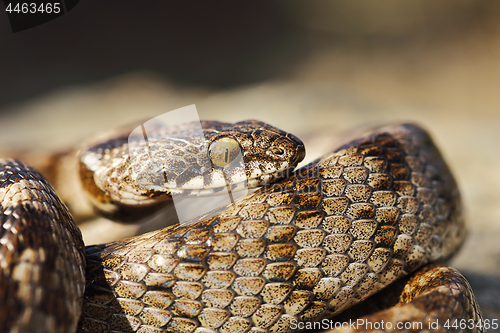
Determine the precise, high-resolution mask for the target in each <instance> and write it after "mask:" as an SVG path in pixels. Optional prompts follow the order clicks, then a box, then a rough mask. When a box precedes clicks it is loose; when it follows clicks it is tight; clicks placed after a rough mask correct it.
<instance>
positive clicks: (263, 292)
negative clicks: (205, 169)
mask: <svg viewBox="0 0 500 333" xmlns="http://www.w3.org/2000/svg"><path fill="white" fill-rule="evenodd" d="M461 210H462V207H461V200H460V196H459V193H458V189H457V187H456V184H455V181H454V180H453V177H452V175H451V174H450V172H449V170H448V168H447V166H446V164H445V163H444V161H443V159H442V158H441V156H440V154H439V153H438V151H437V150H436V148H435V147H434V145H433V143H432V141H431V139H430V137H429V136H428V134H427V133H426V132H425V131H423V130H422V129H420V128H418V127H416V126H414V125H400V126H392V127H387V128H384V129H381V130H379V131H377V132H375V133H373V134H370V135H368V136H366V137H364V138H362V139H359V140H355V141H353V142H351V143H349V144H347V145H345V146H343V147H341V148H340V149H338V150H336V151H335V152H334V153H331V154H329V155H328V156H326V157H324V158H322V159H321V160H319V161H315V162H314V163H311V164H310V165H308V166H306V167H304V168H302V169H300V170H299V171H297V172H296V173H295V174H294V175H292V176H290V177H288V178H287V179H285V180H283V181H281V182H279V183H277V184H274V185H272V186H267V187H264V188H263V189H261V190H258V191H256V192H254V193H252V194H251V195H249V196H247V197H245V198H242V199H240V200H238V201H237V202H236V207H234V208H228V209H227V210H225V211H223V212H221V213H220V214H219V215H218V216H215V217H213V218H210V219H205V220H203V219H201V220H200V221H197V222H194V223H193V224H190V225H188V226H173V227H170V228H167V229H163V230H158V231H154V232H151V233H148V234H144V235H141V236H137V237H134V238H129V239H126V240H123V241H118V242H113V243H110V244H105V245H96V246H89V247H87V249H86V253H85V258H86V263H87V267H86V287H85V296H84V298H83V307H82V315H81V318H80V321H79V323H78V330H77V331H78V332H142V333H144V332H197V333H202V332H221V333H222V332H232V333H233V332H286V331H290V330H291V329H292V328H291V325H292V324H293V323H294V322H307V321H310V322H312V321H319V320H321V319H323V318H331V317H333V316H335V315H337V314H339V313H341V312H342V311H344V310H345V309H347V308H349V307H351V306H353V305H354V304H357V303H359V302H361V301H363V300H365V299H366V298H368V297H369V296H370V295H372V294H374V293H376V292H377V291H380V290H381V289H383V288H385V287H386V286H388V285H390V284H391V283H392V282H394V281H395V280H397V279H398V278H401V277H403V276H405V275H406V274H408V273H410V272H412V271H415V270H416V269H418V268H419V267H421V266H422V265H424V264H426V263H428V262H431V261H436V260H443V259H446V258H448V257H449V256H451V255H453V253H454V252H456V251H457V249H458V248H459V247H460V245H461V244H462V242H463V240H464V237H465V231H464V224H463V218H462V212H461ZM4 228H5V227H4ZM436 269H437V271H436ZM426 270H427V271H426ZM438 278H439V279H438ZM433 281H435V282H437V284H438V286H437V288H436V289H430V290H428V291H426V290H423V289H426V288H428V287H430V288H431V287H434V285H435V283H433ZM408 286H409V288H410V289H408V290H407V289H405V290H404V292H403V294H402V295H403V296H401V298H402V300H403V301H405V302H406V301H410V300H411V301H410V302H409V303H408V304H407V305H405V306H401V307H399V309H400V310H402V312H398V311H399V310H398V308H397V307H395V308H391V309H389V310H387V311H394V312H393V313H386V314H385V315H384V316H385V317H374V318H378V319H377V320H381V318H389V320H394V318H400V317H396V316H398V315H402V316H406V317H405V318H409V319H408V320H421V321H425V322H427V320H428V318H434V316H435V315H439V316H442V315H445V316H446V315H450V314H454V315H456V314H458V315H460V314H461V315H462V316H464V317H461V318H468V317H467V316H471V317H472V318H477V319H482V317H481V312H480V310H479V308H478V307H477V303H476V301H475V299H474V297H473V295H472V292H471V289H470V286H468V285H467V283H466V281H465V280H464V279H463V277H461V276H460V275H459V274H458V273H457V272H455V271H453V270H451V271H449V270H447V269H445V268H443V270H441V268H439V267H438V268H433V267H428V268H426V269H425V270H423V271H422V273H418V274H417V275H416V276H415V277H414V278H412V280H411V281H410V282H409V283H408ZM2 288H3V287H2V286H1V285H0V291H2V290H5V289H2ZM411 288H413V289H411ZM419 295H420V296H419ZM420 300H425V301H420ZM367 301H368V300H367ZM429 301H431V302H429ZM408 305H409V307H406V306H408ZM436 305H437V307H436ZM405 307H406V308H405ZM443 307H444V308H446V310H448V309H449V310H450V311H444V312H441V313H439V309H442V308H443ZM435 308H437V309H438V310H433V309H435ZM412 309H413V310H412ZM460 309H463V312H461V311H460ZM1 311H6V310H5V307H0V313H3V312H1ZM353 315H356V314H353ZM375 316H377V314H375ZM391 316H392V317H391ZM412 316H413V317H412ZM401 318H402V317H401ZM440 319H444V320H446V319H448V318H443V317H440ZM62 320H63V321H66V319H65V318H63V319H62ZM62 331H64V330H62ZM424 331H425V330H424ZM467 331H471V332H472V331H475V329H471V330H467ZM479 331H481V330H479Z"/></svg>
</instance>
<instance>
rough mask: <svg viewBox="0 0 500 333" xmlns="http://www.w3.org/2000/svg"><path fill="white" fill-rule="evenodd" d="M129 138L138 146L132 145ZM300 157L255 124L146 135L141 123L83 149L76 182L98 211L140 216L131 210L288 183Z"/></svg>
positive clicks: (187, 127) (283, 136)
mask: <svg viewBox="0 0 500 333" xmlns="http://www.w3.org/2000/svg"><path fill="white" fill-rule="evenodd" d="M200 125H201V126H200ZM146 132H147V133H146ZM134 133H136V134H135V135H136V137H138V138H139V139H138V140H131V139H130V138H131V137H133V135H134ZM304 156H305V148H304V144H303V143H302V141H300V140H299V139H298V138H297V137H296V136H294V135H292V134H290V133H287V132H284V131H282V130H280V129H278V128H276V127H273V126H271V125H268V124H266V123H263V122H260V121H256V120H247V121H242V122H238V123H235V124H228V123H221V122H216V121H201V122H189V123H186V124H183V125H181V126H172V127H165V126H157V127H154V126H153V127H148V129H147V131H145V130H144V126H143V125H141V126H139V127H136V128H135V129H134V130H133V131H130V130H128V131H127V132H126V133H121V134H118V135H114V136H111V137H108V138H107V139H106V140H104V141H103V142H99V143H97V144H90V145H88V146H87V148H85V149H83V150H82V152H81V154H80V178H81V180H82V184H83V187H84V189H85V190H86V192H87V193H88V194H89V197H90V199H91V201H92V203H93V204H94V206H95V207H96V208H97V210H98V211H100V212H101V213H104V215H105V216H107V217H111V218H116V217H118V219H120V220H123V219H129V218H130V217H132V216H135V215H139V213H138V214H135V213H134V214H132V213H131V211H133V212H135V211H136V210H137V211H138V210H141V213H140V214H141V215H143V214H144V212H143V211H144V210H147V212H152V211H154V210H155V209H153V208H154V207H160V206H161V207H163V206H164V205H165V203H166V202H168V201H170V200H171V197H172V195H179V196H187V197H197V196H213V195H217V194H220V193H223V190H225V189H230V190H231V191H239V190H243V189H248V188H254V187H258V186H262V185H266V184H269V183H271V182H274V181H276V180H278V179H281V178H284V177H287V175H288V174H289V172H290V171H291V170H293V169H294V168H295V167H296V165H297V164H298V163H299V162H300V161H302V159H303V158H304ZM117 212H119V213H117ZM124 212H126V213H124ZM131 219H132V220H134V219H135V218H131Z"/></svg>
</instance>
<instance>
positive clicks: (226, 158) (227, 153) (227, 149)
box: [224, 148, 229, 163]
mask: <svg viewBox="0 0 500 333" xmlns="http://www.w3.org/2000/svg"><path fill="white" fill-rule="evenodd" d="M228 158H229V148H226V152H225V154H224V161H225V162H226V163H227V162H228Z"/></svg>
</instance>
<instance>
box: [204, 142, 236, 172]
mask: <svg viewBox="0 0 500 333" xmlns="http://www.w3.org/2000/svg"><path fill="white" fill-rule="evenodd" d="M208 151H209V154H210V160H211V161H212V163H213V164H214V165H216V166H218V167H220V168H225V167H227V166H229V165H230V164H231V162H233V161H234V160H235V159H236V157H238V156H239V155H240V154H242V151H241V148H240V145H239V144H238V141H236V140H235V139H233V138H229V137H223V138H220V139H218V140H217V141H214V142H212V143H211V144H210V147H209V148H208Z"/></svg>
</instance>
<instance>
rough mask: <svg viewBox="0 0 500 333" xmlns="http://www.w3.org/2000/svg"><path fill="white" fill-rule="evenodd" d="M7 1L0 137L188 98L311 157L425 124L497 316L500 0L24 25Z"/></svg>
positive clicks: (138, 7) (197, 12)
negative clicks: (367, 134) (379, 130)
mask: <svg viewBox="0 0 500 333" xmlns="http://www.w3.org/2000/svg"><path fill="white" fill-rule="evenodd" d="M0 16H1V17H0V33H1V34H0V50H1V51H0V64H1V68H2V69H1V70H0V145H1V146H0V150H8V151H16V150H21V149H23V150H25V149H29V150H47V149H63V148H66V147H69V146H72V145H75V144H78V143H79V142H81V141H82V140H83V139H85V138H88V137H89V136H91V135H93V134H95V133H98V132H101V131H103V130H106V129H109V128H113V127H116V126H119V125H123V124H127V123H131V122H133V121H136V120H143V119H148V118H150V117H154V116H157V115H160V114H162V113H164V112H168V111H170V110H173V109H177V108H180V107H183V106H186V105H190V104H196V106H197V109H198V113H199V115H200V117H201V118H203V119H216V120H220V121H228V122H232V121H239V120H244V119H249V118H254V119H259V120H262V121H266V122H269V123H271V124H272V125H275V126H278V127H280V128H282V129H284V130H287V131H290V132H293V133H294V134H296V135H297V136H299V137H300V138H301V139H302V140H303V141H304V143H305V145H306V149H307V157H306V160H307V161H310V160H312V159H313V158H316V157H319V156H321V155H322V154H324V153H326V152H328V151H329V150H331V149H332V148H334V146H335V145H337V144H338V143H339V142H340V140H341V138H342V137H343V136H344V135H346V134H347V135H349V134H350V133H351V132H352V129H354V128H359V127H366V126H373V125H378V124H386V123H394V122H401V121H410V122H417V123H419V124H421V125H422V126H424V127H425V128H427V129H428V130H429V131H430V132H431V134H432V136H433V137H434V139H435V140H436V142H437V144H438V146H439V147H440V148H441V149H442V151H443V154H444V156H445V157H446V159H447V160H448V162H449V163H450V165H451V167H452V169H453V171H454V173H455V175H456V177H457V180H458V182H459V184H460V187H461V189H462V194H463V197H464V202H465V205H466V209H467V217H468V225H469V237H468V240H467V243H466V244H465V246H464V247H463V249H462V251H461V252H460V253H459V254H458V256H457V257H456V258H455V259H454V260H453V262H452V265H453V266H454V267H456V268H458V269H459V270H460V271H461V272H463V274H464V275H465V276H466V277H467V278H468V279H469V280H470V282H471V284H472V286H473V288H474V290H475V292H476V295H477V297H478V299H479V301H480V304H481V306H482V308H483V311H484V313H485V315H486V317H487V318H500V282H499V281H500V245H499V241H498V240H499V239H500V173H499V168H500V154H499V153H500V149H499V145H500V131H499V130H498V127H499V124H500V91H499V88H500V2H493V1H481V2H478V1H473V0H458V1H457V0H453V1H451V0H448V1H439V2H436V1H405V2H401V1H396V0H387V1H383V2H380V1H347V0H342V1H307V2H306V1H290V0H289V1H266V2H263V1H251V2H238V3H237V4H235V3H233V2H192V1H188V2H130V3H125V2H123V1H110V0H108V1H81V2H80V3H79V4H78V5H77V6H76V7H75V8H74V9H73V10H71V11H70V12H68V13H67V14H65V15H63V16H61V17H59V18H57V19H56V20H54V21H51V22H48V23H46V24H44V25H41V26H38V27H35V28H32V29H29V30H26V31H22V32H18V33H15V34H13V33H12V32H11V31H10V28H9V23H8V21H7V17H6V15H3V14H0ZM103 225H104V226H105V225H106V224H105V223H104V224H103ZM105 228H106V227H105ZM108 228H111V225H110V226H108ZM113 228H114V226H113ZM128 231H130V230H129V229H127V232H128ZM109 232H111V231H109ZM85 233H86V236H85V237H86V242H87V243H93V242H96V241H99V238H98V237H97V236H95V234H92V233H91V232H90V231H89V232H88V233H87V231H85ZM107 233H108V232H104V233H103V232H102V231H101V232H99V233H98V234H100V235H103V234H107ZM96 237H97V238H96ZM492 331H494V330H492ZM499 331H500V330H499Z"/></svg>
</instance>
